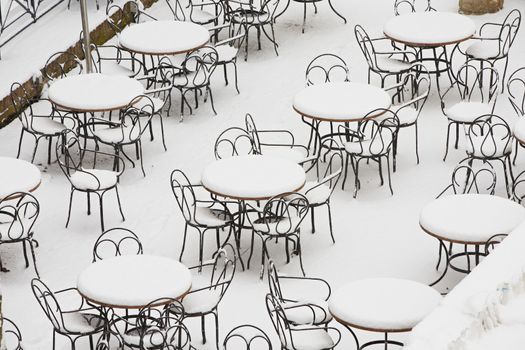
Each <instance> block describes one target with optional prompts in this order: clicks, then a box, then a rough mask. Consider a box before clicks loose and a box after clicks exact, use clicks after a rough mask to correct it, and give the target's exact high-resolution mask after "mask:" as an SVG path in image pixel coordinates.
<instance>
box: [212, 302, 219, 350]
mask: <svg viewBox="0 0 525 350" xmlns="http://www.w3.org/2000/svg"><path fill="white" fill-rule="evenodd" d="M212 314H213V317H214V318H215V348H216V350H219V311H217V310H215V312H213V313H212Z"/></svg>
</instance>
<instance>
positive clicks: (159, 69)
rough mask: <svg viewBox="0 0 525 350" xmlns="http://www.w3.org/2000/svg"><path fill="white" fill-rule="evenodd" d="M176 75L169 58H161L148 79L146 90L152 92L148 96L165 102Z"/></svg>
mask: <svg viewBox="0 0 525 350" xmlns="http://www.w3.org/2000/svg"><path fill="white" fill-rule="evenodd" d="M176 75H177V70H176V68H175V66H174V65H173V63H172V62H171V60H170V58H169V57H168V56H162V57H161V58H160V59H159V61H158V63H157V65H156V67H155V69H154V71H153V76H152V77H151V78H150V79H148V86H147V88H148V90H151V91H153V92H152V93H151V94H149V95H150V96H153V97H157V98H159V99H161V100H163V101H167V100H168V99H169V98H170V94H171V87H172V86H173V79H175V76H176Z"/></svg>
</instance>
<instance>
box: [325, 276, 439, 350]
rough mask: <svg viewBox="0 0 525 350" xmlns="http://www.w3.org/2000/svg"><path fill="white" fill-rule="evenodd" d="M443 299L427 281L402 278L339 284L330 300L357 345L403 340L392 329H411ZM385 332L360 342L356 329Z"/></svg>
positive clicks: (367, 345) (335, 313) (339, 320)
mask: <svg viewBox="0 0 525 350" xmlns="http://www.w3.org/2000/svg"><path fill="white" fill-rule="evenodd" d="M441 300H442V297H441V294H439V293H438V292H437V291H436V290H435V289H433V288H432V287H429V286H427V285H425V284H422V283H419V282H414V281H410V280H404V279H398V278H370V279H363V280H357V281H353V282H350V283H347V284H345V285H344V286H342V287H341V288H338V289H337V290H336V291H335V292H334V293H333V294H332V296H331V297H330V300H329V301H328V308H329V310H330V313H331V314H332V316H333V317H334V318H335V319H336V320H337V322H339V323H341V324H342V325H343V326H345V327H346V328H347V329H348V330H349V331H350V333H351V334H352V336H353V338H354V340H355V342H356V348H357V349H358V350H361V349H365V348H367V347H370V346H377V345H381V344H383V345H384V349H387V348H388V345H397V346H403V343H401V342H399V341H397V340H392V339H389V338H388V335H389V334H390V333H401V332H409V331H411V330H412V328H413V327H414V326H416V325H417V324H418V323H419V322H420V321H421V320H423V319H424V318H425V317H426V316H427V315H428V314H430V313H431V312H432V311H433V310H434V309H435V308H436V307H438V306H439V304H440V302H441ZM356 329H359V330H363V331H369V332H374V333H382V334H383V338H382V339H378V340H372V341H369V342H366V343H364V344H360V342H359V339H358V338H357V335H356V333H355V331H354V330H356Z"/></svg>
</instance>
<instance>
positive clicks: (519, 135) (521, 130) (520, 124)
mask: <svg viewBox="0 0 525 350" xmlns="http://www.w3.org/2000/svg"><path fill="white" fill-rule="evenodd" d="M513 132H514V137H515V138H516V140H518V141H519V142H520V143H521V144H525V118H519V119H518V121H517V122H516V123H515V124H514V128H513Z"/></svg>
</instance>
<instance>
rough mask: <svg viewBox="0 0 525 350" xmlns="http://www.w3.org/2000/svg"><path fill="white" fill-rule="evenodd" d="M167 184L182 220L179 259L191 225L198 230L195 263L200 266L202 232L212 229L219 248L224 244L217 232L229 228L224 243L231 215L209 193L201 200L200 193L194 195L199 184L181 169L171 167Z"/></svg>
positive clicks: (198, 188)
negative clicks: (182, 234)
mask: <svg viewBox="0 0 525 350" xmlns="http://www.w3.org/2000/svg"><path fill="white" fill-rule="evenodd" d="M170 184H171V190H172V191H173V195H174V196H175V200H176V201H177V204H178V206H179V209H180V211H181V213H182V216H183V217H184V221H185V225H184V237H183V241H182V249H181V252H180V256H179V260H182V256H183V254H184V248H185V247H186V235H187V233H188V227H192V228H194V229H195V230H197V232H198V233H199V264H201V265H202V264H203V261H204V260H203V255H204V235H205V234H206V232H208V231H210V230H212V231H215V234H216V239H217V248H220V247H221V246H222V245H223V244H224V243H221V240H220V231H221V230H222V229H226V228H228V229H229V233H228V237H227V238H226V240H224V242H227V241H228V239H229V237H230V235H231V230H232V220H233V218H232V215H231V213H230V212H229V210H228V208H227V206H226V204H224V202H221V201H218V200H215V199H213V198H212V197H211V196H210V197H208V198H206V199H205V198H204V195H201V194H200V193H199V194H198V193H197V191H199V190H200V189H202V188H203V186H202V185H194V184H192V183H191V182H190V180H189V179H188V177H187V176H186V174H184V172H182V170H178V169H175V170H174V171H173V172H172V173H171V178H170Z"/></svg>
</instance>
